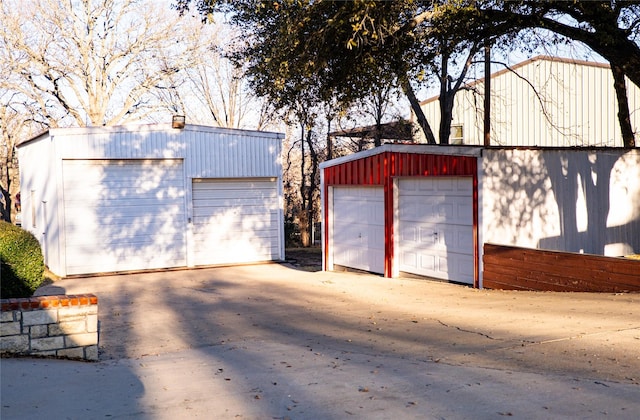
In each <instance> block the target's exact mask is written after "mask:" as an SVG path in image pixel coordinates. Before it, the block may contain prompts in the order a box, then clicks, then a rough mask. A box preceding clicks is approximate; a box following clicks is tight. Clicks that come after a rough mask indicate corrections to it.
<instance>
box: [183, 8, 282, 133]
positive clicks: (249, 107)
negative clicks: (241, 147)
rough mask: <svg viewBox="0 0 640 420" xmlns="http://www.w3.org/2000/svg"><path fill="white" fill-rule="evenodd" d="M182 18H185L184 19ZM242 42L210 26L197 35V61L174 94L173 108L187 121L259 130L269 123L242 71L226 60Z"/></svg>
mask: <svg viewBox="0 0 640 420" xmlns="http://www.w3.org/2000/svg"><path fill="white" fill-rule="evenodd" d="M184 18H186V16H185V17H184ZM238 42H242V39H241V37H240V36H238V34H236V33H234V32H233V28H232V27H231V26H229V25H227V24H224V23H223V22H214V23H211V24H208V25H206V26H205V27H203V28H202V30H201V32H200V34H199V41H198V45H199V50H198V53H197V55H198V60H197V61H196V62H195V63H194V65H193V66H191V67H190V68H187V69H185V81H184V83H183V84H181V85H180V87H179V88H178V89H177V90H176V92H177V97H176V98H175V104H176V105H175V108H176V109H180V110H182V112H184V113H185V114H186V115H188V116H189V120H190V121H192V122H196V123H201V124H209V125H214V126H218V127H227V128H246V129H254V130H262V129H265V128H267V127H268V126H269V125H270V123H271V122H272V119H271V113H270V112H269V109H268V107H267V106H265V105H266V102H265V101H264V100H261V99H260V98H258V97H257V96H256V95H255V94H254V93H253V92H252V91H251V90H250V89H249V87H248V85H247V81H246V79H244V78H243V69H242V67H240V66H238V65H237V63H235V64H234V63H233V62H232V61H231V59H229V58H228V56H229V54H231V52H232V51H233V50H234V49H235V48H237V43H238Z"/></svg>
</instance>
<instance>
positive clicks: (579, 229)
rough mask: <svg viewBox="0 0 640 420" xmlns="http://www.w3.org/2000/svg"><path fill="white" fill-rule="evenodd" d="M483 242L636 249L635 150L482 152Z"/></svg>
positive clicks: (639, 224)
mask: <svg viewBox="0 0 640 420" xmlns="http://www.w3.org/2000/svg"><path fill="white" fill-rule="evenodd" d="M482 170H483V175H482V177H481V180H480V182H481V189H482V229H483V233H482V236H483V241H484V242H490V243H495V244H500V245H514V246H522V247H529V248H540V249H551V250H558V251H569V252H583V253H590V254H598V255H608V256H621V255H627V254H634V253H640V150H615V149H607V150H597V151H593V150H549V149H547V150H485V154H484V157H483V159H482Z"/></svg>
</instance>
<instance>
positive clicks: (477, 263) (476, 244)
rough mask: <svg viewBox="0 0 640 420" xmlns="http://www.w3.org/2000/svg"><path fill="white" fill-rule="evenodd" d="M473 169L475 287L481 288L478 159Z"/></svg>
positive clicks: (473, 163) (472, 166) (474, 161)
mask: <svg viewBox="0 0 640 420" xmlns="http://www.w3.org/2000/svg"><path fill="white" fill-rule="evenodd" d="M471 169H472V170H473V210H472V211H473V287H474V288H476V289H478V288H480V252H479V248H478V247H479V245H480V244H479V234H478V161H477V160H475V159H474V160H473V162H472V163H471Z"/></svg>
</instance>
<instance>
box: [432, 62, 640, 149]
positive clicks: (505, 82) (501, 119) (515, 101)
mask: <svg viewBox="0 0 640 420" xmlns="http://www.w3.org/2000/svg"><path fill="white" fill-rule="evenodd" d="M514 69H515V72H516V73H517V74H514V73H513V72H511V71H502V72H498V73H497V74H496V75H494V76H493V77H492V79H491V92H492V98H491V122H492V127H491V141H492V143H491V144H492V145H505V146H616V147H618V146H622V136H621V134H620V126H619V123H618V119H617V112H618V107H617V100H616V96H615V90H614V89H613V77H612V75H611V70H610V69H609V68H608V67H606V66H603V65H601V64H591V65H585V64H581V63H573V62H570V61H568V60H558V59H545V58H537V59H533V60H531V61H528V62H525V63H524V64H523V65H519V66H514ZM528 82H530V83H531V84H532V85H533V86H535V87H536V90H537V92H538V94H536V92H535V91H534V90H533V88H532V87H531V86H530V85H529V83H528ZM483 86H484V83H483V82H482V81H478V82H475V83H474V88H475V89H474V90H473V91H472V90H464V91H460V92H459V93H458V94H457V95H456V99H455V106H454V112H453V115H454V119H453V124H463V130H464V143H465V144H477V145H480V144H482V143H483V119H484V116H483V112H484V106H483V89H484V88H483ZM627 96H628V100H629V110H630V112H631V122H632V127H633V129H634V131H635V132H636V133H640V88H638V87H637V86H635V85H634V84H633V83H630V82H629V81H627ZM423 109H424V111H425V115H426V117H427V119H428V121H429V123H430V124H431V126H432V129H433V130H434V132H435V133H436V138H437V131H438V124H439V121H440V110H439V105H438V101H437V100H436V99H435V98H434V99H432V100H429V101H427V102H425V104H424V105H423ZM545 112H546V114H547V115H548V117H549V118H547V117H545Z"/></svg>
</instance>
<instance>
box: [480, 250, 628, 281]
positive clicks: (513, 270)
mask: <svg viewBox="0 0 640 420" xmlns="http://www.w3.org/2000/svg"><path fill="white" fill-rule="evenodd" d="M483 263H484V270H483V287H485V288H488V289H507V290H538V291H555V292H629V291H640V261H638V260H633V259H628V258H616V257H604V256H599V255H587V254H576V253H569V252H557V251H547V250H540V249H528V248H518V247H512V246H501V245H493V244H484V256H483Z"/></svg>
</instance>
